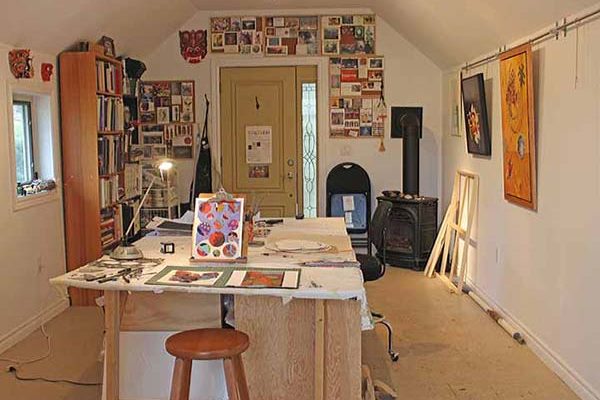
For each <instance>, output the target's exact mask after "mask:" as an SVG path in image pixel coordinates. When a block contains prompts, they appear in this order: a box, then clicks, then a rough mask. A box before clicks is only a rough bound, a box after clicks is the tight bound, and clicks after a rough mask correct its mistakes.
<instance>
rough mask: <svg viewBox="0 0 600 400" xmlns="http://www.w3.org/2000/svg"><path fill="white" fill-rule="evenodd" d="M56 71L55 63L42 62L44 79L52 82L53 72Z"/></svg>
mask: <svg viewBox="0 0 600 400" xmlns="http://www.w3.org/2000/svg"><path fill="white" fill-rule="evenodd" d="M53 71H54V65H52V64H50V63H42V81H44V82H50V79H52V72H53Z"/></svg>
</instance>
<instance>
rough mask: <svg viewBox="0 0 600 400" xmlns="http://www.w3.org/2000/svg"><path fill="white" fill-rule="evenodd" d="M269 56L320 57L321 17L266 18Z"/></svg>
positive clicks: (266, 49) (267, 53) (267, 51)
mask: <svg viewBox="0 0 600 400" xmlns="http://www.w3.org/2000/svg"><path fill="white" fill-rule="evenodd" d="M265 39H266V43H265V54H266V55H267V56H287V55H298V56H316V55H319V17H317V16H299V17H265Z"/></svg>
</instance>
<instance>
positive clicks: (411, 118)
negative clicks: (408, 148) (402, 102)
mask: <svg viewBox="0 0 600 400" xmlns="http://www.w3.org/2000/svg"><path fill="white" fill-rule="evenodd" d="M412 127H414V128H416V129H418V132H419V138H422V137H423V107H392V126H391V137H392V138H394V139H398V138H403V137H404V131H405V130H406V129H410V128H412Z"/></svg>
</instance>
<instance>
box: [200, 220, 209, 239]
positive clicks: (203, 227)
mask: <svg viewBox="0 0 600 400" xmlns="http://www.w3.org/2000/svg"><path fill="white" fill-rule="evenodd" d="M197 230H198V234H199V235H200V236H202V237H204V236H208V234H209V233H210V225H209V224H208V223H206V222H200V223H199V224H198V228H197Z"/></svg>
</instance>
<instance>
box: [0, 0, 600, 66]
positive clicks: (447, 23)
mask: <svg viewBox="0 0 600 400" xmlns="http://www.w3.org/2000/svg"><path fill="white" fill-rule="evenodd" d="M594 4H598V0H362V1H355V0H350V1H348V0H346V1H344V0H301V1H298V0H252V1H248V0H221V1H215V0H29V1H23V0H2V4H1V5H0V10H1V13H0V42H4V43H7V44H11V45H15V46H24V47H30V48H33V49H36V50H38V51H44V52H47V53H58V52H60V51H62V50H64V49H65V48H67V47H69V46H71V45H72V44H74V43H75V42H77V41H79V40H90V39H96V38H99V37H100V36H102V35H103V34H107V35H109V36H111V37H113V38H114V39H115V42H116V44H117V51H118V53H120V54H121V53H125V54H129V55H133V56H135V55H138V56H142V55H144V54H147V53H148V52H150V51H151V50H153V49H154V48H155V47H157V46H158V45H159V44H160V43H162V41H163V40H164V39H165V38H166V37H167V36H168V35H170V34H171V33H173V32H174V31H176V30H177V29H178V28H179V27H180V26H181V25H182V24H183V23H184V22H185V21H186V20H187V19H188V18H190V17H191V16H192V15H193V14H194V12H195V11H196V10H209V11H218V10H242V9H243V10H248V9H256V10H260V9H264V10H267V9H268V10H277V9H282V10H284V9H285V10H290V9H303V8H304V9H306V8H345V7H348V8H352V7H368V8H371V9H372V10H373V11H374V12H375V13H376V14H377V15H379V16H380V17H382V18H383V19H384V20H386V21H387V22H388V23H389V24H390V25H391V26H392V27H394V28H395V29H396V30H397V31H398V32H399V33H400V34H402V35H403V36H404V37H405V38H406V39H407V40H409V41H410V42H412V43H413V44H414V45H415V46H416V47H417V48H419V49H420V50H421V51H422V52H423V54H425V55H426V56H428V57H429V58H430V59H431V60H432V61H433V62H435V63H436V64H437V65H438V66H439V67H440V68H443V69H446V68H448V67H452V66H456V65H458V64H461V63H464V62H466V61H468V60H471V59H473V58H475V57H477V56H479V55H481V54H484V53H489V52H491V51H493V50H495V49H497V48H499V47H500V46H502V45H504V44H507V43H511V42H513V41H515V40H517V39H519V38H521V37H523V36H526V35H529V34H531V33H533V32H535V31H537V30H539V29H541V28H543V27H545V26H548V25H551V24H553V23H554V22H555V21H557V20H560V19H562V18H563V17H565V16H568V15H571V14H574V13H577V12H579V11H580V10H582V9H585V8H588V7H590V6H592V5H594ZM599 6H600V4H599Z"/></svg>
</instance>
